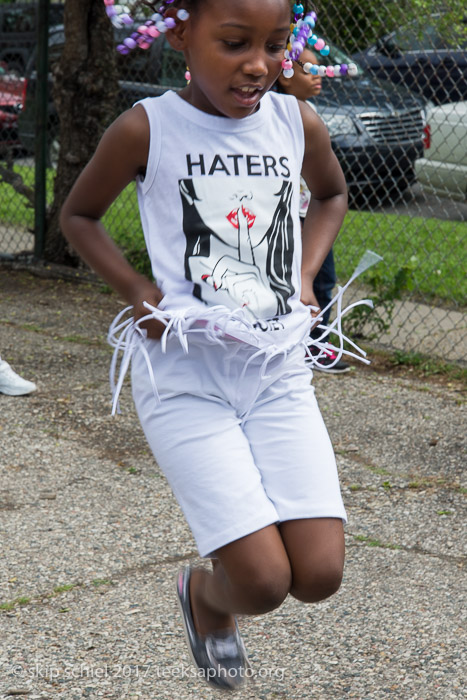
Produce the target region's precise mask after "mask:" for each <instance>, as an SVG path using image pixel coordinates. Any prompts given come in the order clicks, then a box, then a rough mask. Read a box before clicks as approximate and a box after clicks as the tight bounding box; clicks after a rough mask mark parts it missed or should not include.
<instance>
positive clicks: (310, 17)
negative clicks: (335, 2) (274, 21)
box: [282, 2, 358, 78]
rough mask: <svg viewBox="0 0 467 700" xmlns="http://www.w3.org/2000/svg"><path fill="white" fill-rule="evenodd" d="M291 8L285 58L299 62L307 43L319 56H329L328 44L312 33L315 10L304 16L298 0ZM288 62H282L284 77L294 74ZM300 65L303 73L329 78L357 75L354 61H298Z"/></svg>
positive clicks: (315, 17) (315, 16) (314, 23)
mask: <svg viewBox="0 0 467 700" xmlns="http://www.w3.org/2000/svg"><path fill="white" fill-rule="evenodd" d="M292 10H293V13H294V22H293V23H292V24H291V25H290V35H291V43H290V40H289V43H288V44H287V51H286V52H285V58H286V59H289V58H290V59H291V61H295V62H298V63H300V56H301V54H302V52H303V50H304V48H305V47H306V46H307V45H308V46H310V47H313V48H314V50H315V51H318V52H319V53H320V54H321V56H329V54H330V53H331V49H330V47H329V45H328V44H326V42H325V41H324V39H321V38H320V37H318V36H316V34H313V29H314V28H315V25H316V22H317V19H318V17H317V14H316V12H314V11H312V12H308V13H307V15H306V16H304V12H305V10H304V7H303V5H302V3H300V2H296V3H295V4H294V6H293V8H292ZM290 63H291V62H289V61H285V60H284V61H283V62H282V69H283V75H284V78H291V77H292V76H293V74H294V70H293V67H291V65H290ZM300 65H301V66H302V68H303V70H304V72H305V73H310V74H311V75H319V76H320V77H324V76H325V75H326V76H328V77H329V78H333V77H340V76H344V75H349V76H355V75H358V67H357V66H356V64H355V63H349V65H347V64H346V63H342V64H340V65H335V66H316V65H313V64H311V63H305V64H302V63H300ZM310 66H311V67H310Z"/></svg>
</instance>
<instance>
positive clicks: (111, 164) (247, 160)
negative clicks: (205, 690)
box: [61, 0, 347, 689]
mask: <svg viewBox="0 0 467 700" xmlns="http://www.w3.org/2000/svg"><path fill="white" fill-rule="evenodd" d="M106 4H107V5H108V6H110V8H111V11H112V6H113V0H106ZM147 4H148V3H146V5H147ZM304 4H305V5H307V3H304ZM157 8H158V12H157V13H156V14H155V15H154V22H155V25H154V26H155V27H156V29H157V28H159V29H162V30H164V31H165V30H166V32H167V33H166V36H167V39H168V41H169V43H170V44H171V46H172V47H173V48H175V49H177V50H179V51H182V52H183V54H184V57H185V60H186V63H187V65H188V66H189V70H190V73H191V81H190V83H189V84H188V85H187V86H186V87H185V88H184V89H183V90H182V91H181V92H180V93H178V94H176V93H174V92H171V91H169V92H167V93H165V94H164V95H163V96H161V97H157V98H148V99H145V100H143V101H141V102H140V103H138V104H137V105H136V106H135V107H133V108H132V109H130V110H128V111H127V112H125V113H124V114H123V115H122V116H120V117H119V118H118V119H117V120H116V121H115V122H114V123H113V124H112V125H111V126H110V128H109V129H108V130H107V132H106V133H105V135H104V137H103V138H102V140H101V142H100V144H99V146H98V148H97V150H96V153H95V155H94V156H93V158H92V160H91V161H90V163H89V164H88V165H87V167H86V168H85V170H84V171H83V173H82V174H81V176H80V177H79V178H78V180H77V182H76V183H75V185H74V187H73V189H72V191H71V192H70V195H69V197H68V199H67V201H66V203H65V205H64V207H63V210H62V214H61V224H62V229H63V231H64V233H65V235H66V237H67V238H68V240H69V241H70V243H71V244H72V245H73V247H74V248H75V249H76V250H77V251H78V252H79V253H80V255H81V256H82V257H83V258H84V259H85V260H86V261H87V262H88V263H89V265H90V266H91V267H92V268H94V270H95V271H96V272H97V273H98V274H100V275H101V276H102V277H103V278H104V279H105V280H106V281H107V283H108V284H110V285H111V286H112V287H113V288H114V289H115V290H116V291H117V292H118V293H119V294H120V295H121V296H122V297H123V298H124V299H126V301H127V302H128V304H129V305H131V307H132V313H133V320H132V321H131V322H130V324H129V325H127V326H126V331H125V332H126V333H127V338H128V344H127V348H128V353H129V354H132V358H131V359H132V387H133V397H134V401H135V405H136V409H137V412H138V415H139V418H140V421H141V424H142V427H143V429H144V432H145V434H146V437H147V440H148V442H149V444H150V446H151V448H152V451H153V453H154V456H155V458H156V460H157V462H158V464H159V466H160V468H161V470H162V471H163V473H164V474H165V476H166V477H167V479H168V481H169V483H170V485H171V487H172V489H173V491H174V494H175V496H176V498H177V499H178V502H179V503H180V506H181V508H182V510H183V512H184V514H185V517H186V518H187V521H188V523H189V525H190V527H191V529H192V532H193V534H194V537H195V539H196V542H197V545H198V549H199V553H200V555H201V556H202V557H211V558H212V559H214V566H213V571H212V572H208V571H207V570H205V569H201V568H191V567H187V568H186V569H185V570H184V571H181V572H180V574H179V576H178V579H177V595H178V600H179V604H180V608H181V612H182V619H183V622H184V626H185V631H186V635H187V639H188V644H189V649H190V653H191V655H192V657H193V659H194V662H195V664H196V666H197V667H198V669H199V671H200V674H202V675H204V677H205V678H206V680H208V681H209V682H210V683H212V684H214V685H216V686H218V687H223V688H230V689H232V688H235V687H237V686H238V685H239V684H240V683H241V682H242V680H243V679H244V677H245V670H246V667H247V659H246V652H245V649H244V646H243V642H242V640H241V637H240V633H239V629H238V625H237V621H236V617H235V616H236V615H237V614H244V615H258V614H262V613H266V612H267V611H270V610H273V609H275V608H277V607H278V606H280V605H281V603H282V602H283V601H284V600H285V598H286V597H287V595H289V594H290V595H292V596H294V597H295V598H297V599H298V600H301V601H304V602H307V603H312V602H316V601H319V600H322V599H323V598H326V597H328V596H330V595H332V594H333V593H334V592H335V591H336V590H337V589H338V588H339V585H340V582H341V578H342V571H343V565H344V534H343V523H344V522H345V519H346V515H345V510H344V506H343V503H342V498H341V494H340V489H339V483H338V477H337V470H336V463H335V459H334V454H333V450H332V446H331V443H330V440H329V437H328V434H327V431H326V428H325V426H324V423H323V420H322V417H321V415H320V412H319V409H318V406H317V403H316V399H315V396H314V392H313V389H312V388H311V387H310V376H309V371H308V370H307V368H306V366H305V361H304V351H303V350H304V345H305V344H306V342H307V339H308V336H309V332H310V327H311V324H312V316H311V315H310V306H314V307H316V306H317V302H316V298H315V294H314V292H313V283H314V280H315V277H316V275H317V273H318V271H319V270H320V268H321V266H322V264H323V261H324V260H325V258H326V256H327V255H328V253H329V251H330V249H331V246H332V244H333V241H334V239H335V237H336V236H337V233H338V231H339V228H340V226H341V224H342V221H343V218H344V215H345V212H346V208H347V193H346V186H345V181H344V177H343V174H342V171H341V168H340V166H339V163H338V162H337V160H336V157H335V155H334V153H333V151H332V149H331V145H330V141H329V136H328V133H327V130H326V128H325V126H324V125H323V123H322V122H321V120H320V119H319V117H317V115H316V114H315V112H314V111H313V110H312V109H310V107H309V106H307V105H306V104H304V103H301V102H298V101H297V100H296V99H295V97H291V96H287V95H278V94H275V93H273V92H270V88H271V87H272V85H273V84H274V83H275V81H276V79H277V77H278V75H279V73H280V71H281V70H282V67H283V65H282V64H283V61H284V49H285V47H286V44H287V40H288V36H289V32H290V21H291V18H290V6H289V2H288V0H262V2H260V3H259V2H257V0H239V1H238V2H234V3H233V2H231V1H230V0H175V1H174V2H171V1H169V0H165V2H163V3H162V5H160V4H159V3H158V5H157ZM114 9H115V8H114ZM115 12H116V10H115ZM294 12H295V19H296V20H302V21H303V20H305V21H306V19H307V17H309V15H307V13H306V12H305V8H304V7H303V6H301V5H296V6H295V8H294ZM151 26H153V25H151ZM305 29H306V28H305ZM142 31H146V30H142ZM132 41H133V43H135V41H134V39H132ZM125 46H126V47H127V48H131V42H129V45H128V44H127V45H125ZM124 49H125V47H124V48H123V49H122V50H124ZM288 66H289V64H288V63H287V62H286V63H285V65H284V68H285V69H286V70H288V71H290V68H289V67H288ZM300 173H302V174H303V177H304V179H305V182H306V183H307V186H308V187H309V189H310V190H311V191H312V192H313V197H312V199H311V201H310V206H309V208H308V211H307V214H306V217H305V221H304V223H303V235H302V229H301V225H300V220H299V195H300ZM135 179H136V182H137V189H138V199H139V205H140V211H141V220H142V225H143V230H144V234H145V238H146V243H147V248H148V254H149V256H150V258H151V262H152V269H153V274H154V278H155V280H156V283H152V282H151V281H149V280H148V279H146V278H145V277H142V276H141V275H139V274H138V273H137V272H135V270H133V269H132V267H131V266H130V265H129V264H128V262H127V261H126V260H125V259H124V258H123V256H122V255H121V253H120V252H119V250H118V249H117V248H116V247H115V245H114V244H113V242H112V241H111V239H110V237H109V236H108V234H107V233H106V231H105V230H104V228H103V226H102V223H101V218H102V216H103V215H104V213H105V212H106V211H107V209H108V207H109V206H110V205H111V203H112V202H113V201H114V200H115V199H116V197H117V196H118V195H119V194H120V192H121V191H122V190H123V189H124V187H125V186H126V185H127V184H128V183H129V182H131V181H132V180H135ZM130 341H131V342H130ZM126 359H128V355H127V358H126Z"/></svg>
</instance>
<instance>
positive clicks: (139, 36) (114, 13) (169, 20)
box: [104, 0, 190, 55]
mask: <svg viewBox="0 0 467 700" xmlns="http://www.w3.org/2000/svg"><path fill="white" fill-rule="evenodd" d="M173 2H174V0H163V1H162V2H161V3H155V2H148V1H146V0H137V1H136V2H134V3H133V4H132V7H131V9H130V10H129V11H127V12H119V11H118V10H117V9H116V7H115V0H104V5H105V6H106V12H107V16H108V17H109V19H110V20H111V22H112V24H114V26H116V27H124V26H125V25H131V24H134V22H135V19H134V17H135V12H136V10H138V9H139V8H140V7H143V6H145V7H148V8H149V9H151V10H153V14H152V15H151V16H150V17H149V18H148V19H147V20H145V22H144V24H141V25H140V26H139V27H138V28H137V29H136V31H134V32H132V34H130V36H128V37H127V38H126V39H124V40H123V42H122V43H121V44H119V45H118V46H117V51H119V52H120V53H121V54H123V55H125V54H128V53H130V51H132V50H133V49H135V48H137V47H139V48H140V49H148V48H149V47H150V46H151V44H152V42H153V41H154V39H157V37H159V36H160V35H161V34H164V33H165V32H166V31H167V29H173V27H175V25H176V23H177V20H180V21H182V22H184V21H185V20H187V19H188V17H189V16H190V15H189V12H188V11H187V10H185V9H183V8H180V9H178V10H177V12H176V17H175V18H174V17H172V16H170V17H166V16H165V13H166V11H167V10H168V8H169V7H170V5H171V4H172V3H173ZM156 6H157V7H156Z"/></svg>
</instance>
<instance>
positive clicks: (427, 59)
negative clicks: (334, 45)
mask: <svg viewBox="0 0 467 700" xmlns="http://www.w3.org/2000/svg"><path fill="white" fill-rule="evenodd" d="M464 24H465V20H464ZM466 49H467V42H466V39H465V35H464V36H462V34H460V35H459V34H457V35H456V33H455V32H454V31H451V32H445V31H443V30H441V29H440V16H439V15H433V16H431V17H430V18H429V19H428V21H427V22H426V23H424V24H423V26H417V25H416V24H409V25H406V26H403V27H400V28H399V29H397V30H396V31H394V32H392V33H391V34H388V35H387V36H385V37H383V38H382V39H380V40H379V41H377V42H376V44H373V45H372V46H369V47H368V48H367V49H365V50H364V51H360V52H358V53H355V54H353V58H354V60H355V61H356V62H357V63H359V64H360V65H361V66H362V67H363V68H365V69H367V70H368V71H370V73H371V75H373V76H374V77H376V78H378V79H380V80H390V81H391V82H392V83H396V84H399V85H404V86H405V87H407V88H409V89H410V90H412V91H413V92H416V93H418V94H421V95H423V96H424V97H425V98H426V99H427V100H431V101H432V102H434V103H435V104H445V103H446V102H458V101H461V100H467V53H466Z"/></svg>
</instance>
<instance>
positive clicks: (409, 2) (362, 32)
mask: <svg viewBox="0 0 467 700" xmlns="http://www.w3.org/2000/svg"><path fill="white" fill-rule="evenodd" d="M440 12H442V13H443V14H442V18H441V19H440V20H439V23H438V28H439V30H440V32H441V33H442V34H443V35H445V36H446V37H448V38H449V39H450V40H452V38H453V35H454V33H455V34H457V35H458V36H459V41H461V42H462V38H461V37H463V38H464V40H465V37H466V30H467V26H466V25H465V23H464V22H463V18H464V17H465V15H466V11H465V2H464V0H446V2H443V3H433V1H432V0H402V1H401V2H396V1H395V0H392V2H391V1H389V2H386V3H377V2H374V0H358V1H357V0H347V2H345V3H337V0H331V1H330V2H327V3H323V4H319V5H318V22H319V24H318V26H317V29H318V33H322V34H323V35H325V36H326V37H328V38H329V39H331V40H332V41H334V42H335V43H336V44H338V45H339V46H342V47H343V48H346V49H347V51H348V52H349V53H353V52H354V51H361V50H362V49H365V48H366V47H367V46H369V45H370V44H373V43H374V42H375V41H377V39H379V38H381V37H382V36H385V35H387V34H389V33H390V32H392V31H394V30H395V29H397V28H398V27H401V26H404V25H406V24H408V23H412V24H413V26H415V28H416V29H418V30H419V31H422V29H423V28H424V27H425V26H426V24H427V20H428V18H429V17H430V15H432V14H434V13H440Z"/></svg>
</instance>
